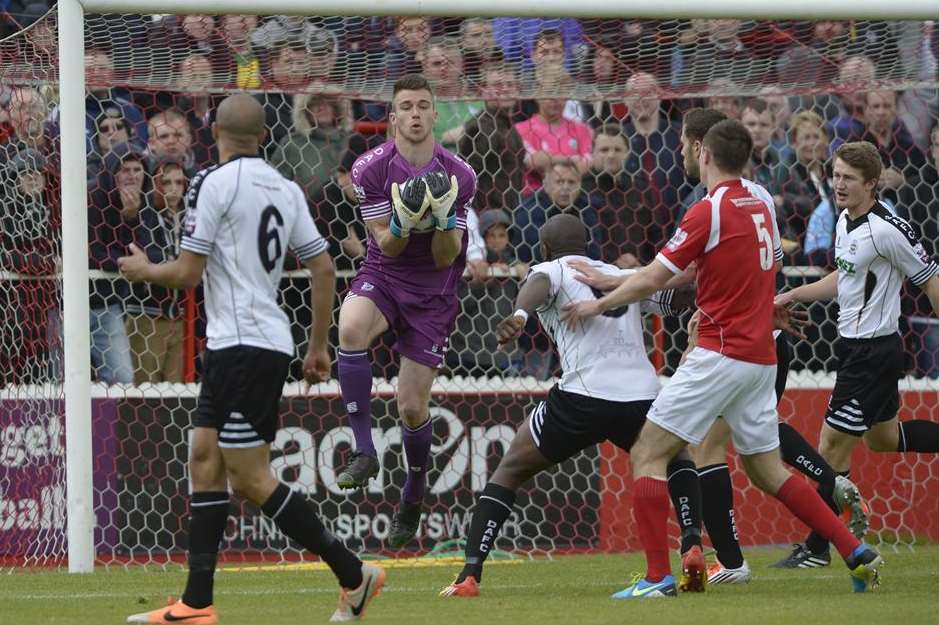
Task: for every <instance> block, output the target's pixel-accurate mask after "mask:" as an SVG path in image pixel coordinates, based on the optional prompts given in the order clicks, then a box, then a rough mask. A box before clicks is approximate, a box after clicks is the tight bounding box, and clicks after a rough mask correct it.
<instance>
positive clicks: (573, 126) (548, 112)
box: [515, 76, 593, 234]
mask: <svg viewBox="0 0 939 625" xmlns="http://www.w3.org/2000/svg"><path fill="white" fill-rule="evenodd" d="M572 86H573V85H572V83H571V82H570V79H569V78H567V77H566V76H565V77H563V78H562V79H559V80H556V81H549V82H546V83H544V84H542V85H541V89H542V91H541V92H540V93H541V94H542V95H541V96H540V97H539V99H538V100H537V106H538V112H537V113H536V114H535V115H533V116H532V117H531V118H530V119H527V120H525V121H523V122H520V123H518V124H516V125H515V130H516V131H518V134H519V136H520V137H521V138H522V141H523V142H524V144H525V152H526V156H525V167H526V169H527V172H526V174H525V188H524V190H523V191H522V195H524V196H526V197H528V196H530V195H531V194H532V193H533V192H534V191H535V190H536V189H538V188H540V187H541V182H542V178H543V177H544V175H545V173H546V172H547V171H548V169H549V168H550V167H551V166H552V165H554V164H556V163H570V164H572V165H574V167H576V168H577V170H578V171H579V172H580V173H581V174H584V173H586V172H587V170H588V169H589V168H590V153H591V151H592V150H593V131H592V130H591V129H590V126H588V125H586V124H584V123H581V122H577V121H573V120H570V119H564V117H563V113H564V106H565V104H566V102H567V98H566V97H565V96H566V94H567V93H569V92H570V90H571V88H572ZM536 234H537V233H536Z"/></svg>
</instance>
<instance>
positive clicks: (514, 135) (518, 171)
mask: <svg viewBox="0 0 939 625" xmlns="http://www.w3.org/2000/svg"><path fill="white" fill-rule="evenodd" d="M480 92H481V94H482V96H483V98H484V99H485V108H484V110H482V111H480V112H479V113H477V114H476V116H475V117H473V118H472V119H470V120H469V121H467V122H466V125H465V127H464V131H463V136H462V137H461V138H460V142H459V146H458V153H459V154H460V156H462V157H463V159H464V160H466V162H467V163H469V165H470V166H471V167H472V168H473V170H474V171H475V172H476V199H475V201H474V206H475V207H476V208H478V209H479V210H480V211H484V210H486V209H492V208H505V209H508V210H513V209H514V208H515V207H516V206H518V203H519V201H520V200H521V191H522V186H523V179H522V178H523V175H524V171H525V167H526V165H525V159H526V151H525V144H524V143H523V142H522V138H521V136H520V135H519V133H518V131H517V130H516V129H515V126H514V124H515V118H514V113H516V112H517V111H518V100H517V99H516V98H515V95H516V94H517V93H518V80H517V79H516V77H515V72H513V71H512V70H511V68H509V67H508V66H506V65H488V66H486V68H485V69H484V70H483V78H482V86H481V88H480Z"/></svg>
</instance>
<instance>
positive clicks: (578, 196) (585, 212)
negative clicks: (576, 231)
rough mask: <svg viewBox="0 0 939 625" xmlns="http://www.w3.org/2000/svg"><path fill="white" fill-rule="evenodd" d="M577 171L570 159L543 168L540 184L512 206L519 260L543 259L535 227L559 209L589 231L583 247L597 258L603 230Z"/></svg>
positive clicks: (578, 170) (604, 239)
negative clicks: (588, 242) (586, 241)
mask: <svg viewBox="0 0 939 625" xmlns="http://www.w3.org/2000/svg"><path fill="white" fill-rule="evenodd" d="M581 175H582V174H581V171H580V169H579V168H578V167H577V165H575V164H574V163H572V162H569V161H568V162H556V163H554V164H552V165H551V166H550V167H549V168H548V170H547V172H546V176H545V183H544V187H543V188H541V189H538V190H537V191H535V193H534V194H532V195H530V196H529V197H527V198H526V199H524V200H523V201H522V203H521V205H519V207H518V208H517V209H516V210H515V215H514V216H515V225H516V231H517V233H518V236H519V238H520V240H521V243H520V244H519V246H518V250H517V251H518V258H519V260H521V261H523V262H526V263H527V262H541V260H543V259H542V258H541V250H540V249H539V247H538V229H539V228H541V226H543V225H544V224H545V222H546V221H548V219H549V218H550V217H553V216H554V215H557V214H559V213H572V214H574V215H576V216H577V217H578V218H579V219H580V220H581V221H582V222H584V225H585V226H586V227H587V231H588V232H589V233H590V239H591V241H590V245H589V246H588V248H587V249H588V251H589V252H590V256H591V258H598V259H599V258H600V250H601V248H602V247H603V245H604V244H605V242H606V233H605V232H603V230H602V228H601V227H600V219H599V217H598V216H597V211H596V209H595V208H594V207H593V206H591V205H590V202H589V198H588V197H587V194H585V193H583V191H582V189H581Z"/></svg>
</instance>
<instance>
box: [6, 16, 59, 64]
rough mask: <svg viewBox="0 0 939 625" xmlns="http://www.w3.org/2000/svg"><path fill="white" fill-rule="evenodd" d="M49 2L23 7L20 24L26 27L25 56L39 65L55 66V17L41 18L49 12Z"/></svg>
mask: <svg viewBox="0 0 939 625" xmlns="http://www.w3.org/2000/svg"><path fill="white" fill-rule="evenodd" d="M0 4H2V3H0ZM49 7H50V5H49V3H47V2H31V3H29V4H27V5H26V6H25V7H24V8H23V13H22V14H21V16H20V19H19V22H20V26H22V28H23V29H24V31H25V32H24V33H23V34H24V36H23V41H22V43H23V45H24V46H28V49H24V50H23V54H24V56H26V57H27V58H29V59H30V60H31V61H32V62H33V63H34V64H35V65H37V66H45V67H48V68H50V69H51V68H54V67H56V66H57V64H58V52H57V51H58V42H57V41H56V30H55V21H54V19H46V20H44V19H41V18H42V17H43V16H45V15H46V13H48V12H49Z"/></svg>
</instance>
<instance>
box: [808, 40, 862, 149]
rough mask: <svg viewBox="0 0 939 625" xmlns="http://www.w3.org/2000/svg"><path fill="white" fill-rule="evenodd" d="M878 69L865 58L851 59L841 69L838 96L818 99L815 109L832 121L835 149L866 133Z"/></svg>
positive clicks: (830, 128)
mask: <svg viewBox="0 0 939 625" xmlns="http://www.w3.org/2000/svg"><path fill="white" fill-rule="evenodd" d="M875 73H876V68H875V67H874V63H873V61H871V60H870V59H869V58H867V57H866V56H863V55H856V56H850V57H848V58H846V59H845V60H844V62H843V63H842V64H841V66H840V67H839V68H838V80H837V85H838V89H837V91H836V94H837V95H832V96H828V97H822V98H818V99H817V102H816V105H815V106H814V107H813V108H814V110H816V111H817V112H818V113H819V114H820V115H821V116H822V117H823V118H825V119H826V120H828V124H827V125H828V133H829V136H830V137H831V140H832V150H835V149H837V148H838V146H839V145H841V144H842V143H843V142H845V141H853V140H854V139H855V138H857V137H860V136H861V135H863V134H864V106H865V104H866V103H867V91H868V90H869V89H870V88H871V87H872V85H873V82H874V74H875Z"/></svg>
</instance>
